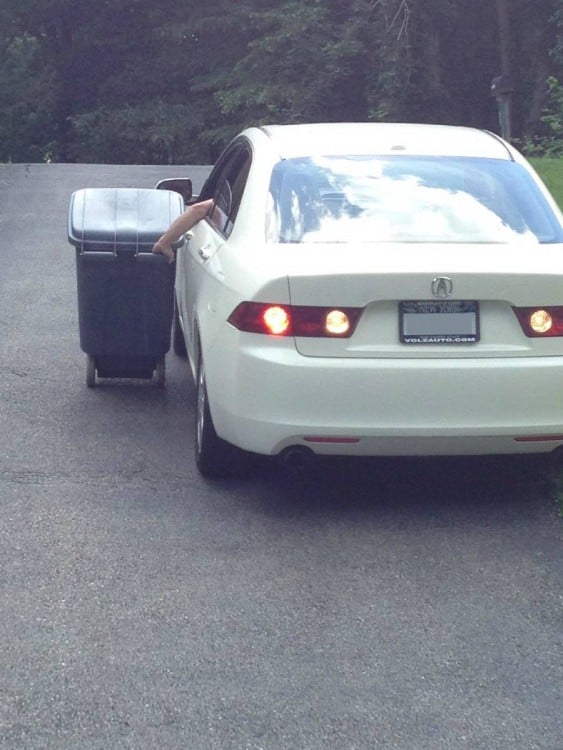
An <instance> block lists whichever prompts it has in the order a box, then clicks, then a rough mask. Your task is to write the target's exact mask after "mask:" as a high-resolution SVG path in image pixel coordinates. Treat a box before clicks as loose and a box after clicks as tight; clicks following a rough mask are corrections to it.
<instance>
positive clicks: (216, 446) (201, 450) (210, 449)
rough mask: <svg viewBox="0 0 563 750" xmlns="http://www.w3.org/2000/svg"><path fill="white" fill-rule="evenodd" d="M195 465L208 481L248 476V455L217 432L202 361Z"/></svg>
mask: <svg viewBox="0 0 563 750" xmlns="http://www.w3.org/2000/svg"><path fill="white" fill-rule="evenodd" d="M194 445H195V462H196V466H197V468H198V470H199V472H200V474H202V476H204V477H207V478H208V479H213V478H219V477H227V476H233V475H237V476H240V475H241V474H243V473H244V471H245V468H246V464H247V461H246V457H247V454H246V453H245V452H244V451H242V450H240V449H239V448H236V447H235V446H234V445H231V444H230V443H227V442H226V441H225V440H223V439H222V438H220V437H219V436H218V435H217V433H216V432H215V427H214V425H213V420H212V418H211V410H210V408H209V401H208V398H207V387H206V384H205V370H204V367H203V362H202V361H201V359H200V362H199V367H198V372H197V383H196V419H195V439H194Z"/></svg>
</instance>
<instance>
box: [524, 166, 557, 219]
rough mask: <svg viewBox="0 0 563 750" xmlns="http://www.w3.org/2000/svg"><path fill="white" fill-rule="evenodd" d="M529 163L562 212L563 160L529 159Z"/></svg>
mask: <svg viewBox="0 0 563 750" xmlns="http://www.w3.org/2000/svg"><path fill="white" fill-rule="evenodd" d="M530 162H531V164H532V166H533V167H534V169H535V170H536V172H537V173H538V174H539V176H540V177H541V178H542V180H543V181H544V182H545V184H546V185H547V187H548V188H549V190H550V192H551V194H552V195H553V197H554V198H555V200H556V201H557V203H558V204H559V207H560V208H561V209H562V210H563V159H547V158H538V157H531V158H530Z"/></svg>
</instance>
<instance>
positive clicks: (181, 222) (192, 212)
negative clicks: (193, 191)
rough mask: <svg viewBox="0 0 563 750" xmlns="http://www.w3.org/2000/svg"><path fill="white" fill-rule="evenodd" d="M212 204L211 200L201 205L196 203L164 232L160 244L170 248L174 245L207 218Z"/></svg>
mask: <svg viewBox="0 0 563 750" xmlns="http://www.w3.org/2000/svg"><path fill="white" fill-rule="evenodd" d="M211 203H212V201H211V200H207V201H202V202H201V203H194V205H193V206H188V208H187V209H186V210H185V211H184V213H183V214H182V215H181V216H178V218H177V219H175V220H174V221H173V222H172V224H171V225H170V226H169V227H168V229H167V230H166V232H164V234H163V235H162V237H161V238H160V239H159V240H158V244H159V245H163V246H165V247H170V245H172V244H174V242H176V241H177V240H179V239H180V237H181V236H182V235H183V234H185V233H186V232H188V231H189V230H190V229H191V228H192V227H193V226H194V225H195V224H197V222H198V221H200V220H201V219H203V218H204V217H205V215H206V214H207V212H208V211H209V208H210V207H211Z"/></svg>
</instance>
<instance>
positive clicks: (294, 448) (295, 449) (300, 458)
mask: <svg viewBox="0 0 563 750" xmlns="http://www.w3.org/2000/svg"><path fill="white" fill-rule="evenodd" d="M314 457H315V454H314V453H313V451H312V450H311V449H310V448H306V447H305V446H304V445H290V446H289V448H286V449H285V450H283V451H282V452H281V454H280V461H281V463H282V464H283V466H285V467H286V468H288V469H291V471H295V472H304V471H306V470H307V469H308V468H309V467H310V466H311V464H312V463H313V459H314Z"/></svg>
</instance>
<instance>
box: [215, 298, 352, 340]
mask: <svg viewBox="0 0 563 750" xmlns="http://www.w3.org/2000/svg"><path fill="white" fill-rule="evenodd" d="M361 312H362V309H361V308H360V307H339V308H336V307H313V306H309V305H276V304H269V303H266V302H241V304H240V305H238V307H236V308H235V310H233V312H232V313H231V315H230V316H229V323H230V324H231V325H233V326H234V327H235V328H237V329H238V330H239V331H245V332H246V333H264V334H267V335H270V336H309V337H324V338H349V337H350V336H351V335H352V334H353V332H354V329H355V327H356V324H357V322H358V320H359V318H360V315H361Z"/></svg>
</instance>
